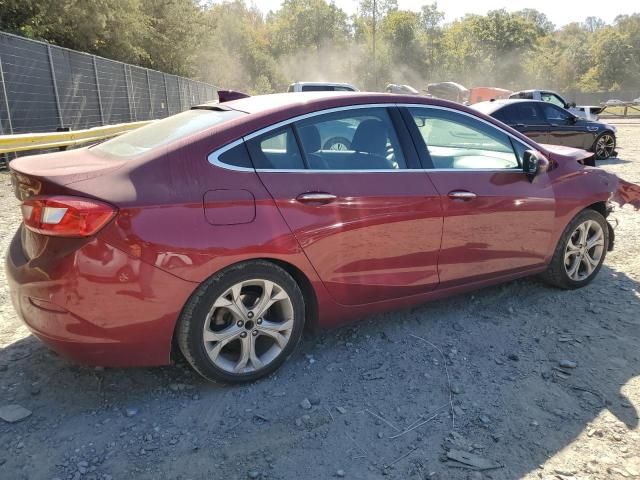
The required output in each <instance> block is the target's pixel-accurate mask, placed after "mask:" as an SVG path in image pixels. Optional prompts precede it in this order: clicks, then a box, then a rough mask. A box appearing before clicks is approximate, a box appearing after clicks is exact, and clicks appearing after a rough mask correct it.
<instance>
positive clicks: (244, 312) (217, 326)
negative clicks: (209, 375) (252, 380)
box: [203, 279, 294, 374]
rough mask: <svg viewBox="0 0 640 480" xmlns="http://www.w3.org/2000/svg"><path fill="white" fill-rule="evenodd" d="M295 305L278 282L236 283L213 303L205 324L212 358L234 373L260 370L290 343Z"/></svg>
mask: <svg viewBox="0 0 640 480" xmlns="http://www.w3.org/2000/svg"><path fill="white" fill-rule="evenodd" d="M293 316H294V315H293V304H292V302H291V298H289V295H288V294H287V292H286V291H285V290H284V289H283V288H282V287H281V286H280V285H278V284H277V283H275V282H272V281H270V280H265V279H252V280H246V281H242V282H239V283H236V284H235V285H233V286H232V287H230V288H228V289H227V290H226V291H225V292H224V293H223V294H222V295H220V296H219V297H218V298H217V299H216V301H215V302H214V304H213V306H212V308H211V310H210V311H209V313H208V315H207V318H206V320H205V323H204V332H203V341H204V347H205V351H206V352H207V354H208V356H209V359H210V360H211V362H213V364H214V365H216V366H217V367H218V368H220V369H222V370H224V371H226V372H229V373H234V374H239V373H250V372H254V371H256V370H260V369H262V368H264V367H266V366H267V365H269V364H270V363H271V362H273V361H274V360H275V359H276V358H277V357H278V356H279V355H280V353H282V351H283V350H284V348H285V347H286V345H287V344H288V342H289V340H290V338H291V333H292V330H293V324H294V318H293Z"/></svg>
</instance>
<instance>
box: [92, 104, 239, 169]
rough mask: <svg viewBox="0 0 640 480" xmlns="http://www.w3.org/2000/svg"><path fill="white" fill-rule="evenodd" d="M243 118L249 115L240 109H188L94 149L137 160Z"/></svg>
mask: <svg viewBox="0 0 640 480" xmlns="http://www.w3.org/2000/svg"><path fill="white" fill-rule="evenodd" d="M242 115H246V113H244V112H238V111H236V110H211V109H195V110H187V111H186V112H182V113H178V114H177V115H172V116H171V117H167V118H164V119H162V120H158V121H156V122H153V123H151V124H149V125H145V126H144V127H140V128H138V129H136V130H132V131H130V132H127V133H124V134H122V135H119V136H117V137H114V138H112V139H110V140H107V141H106V142H103V143H101V144H98V145H96V146H94V147H92V148H91V150H92V151H94V152H96V153H98V154H104V155H106V156H112V157H118V158H133V157H136V156H138V155H142V154H144V153H148V152H151V151H153V150H156V149H158V148H161V147H163V146H165V145H168V144H170V143H171V142H174V141H176V140H180V139H182V138H186V137H189V136H191V135H193V134H195V133H198V132H201V131H203V130H206V129H207V128H210V127H213V126H214V125H218V124H220V123H223V122H228V121H229V120H233V119H234V118H237V117H240V116H242Z"/></svg>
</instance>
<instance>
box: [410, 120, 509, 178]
mask: <svg viewBox="0 0 640 480" xmlns="http://www.w3.org/2000/svg"><path fill="white" fill-rule="evenodd" d="M409 111H410V112H411V115H412V117H413V119H414V121H415V122H416V126H417V127H418V129H419V130H420V133H421V135H422V138H423V139H424V141H425V143H426V145H427V149H428V150H429V155H430V156H431V160H432V162H433V165H434V168H454V169H469V168H471V169H474V168H490V169H502V168H505V169H512V168H519V162H518V158H517V157H516V154H515V153H514V151H513V147H512V145H511V140H510V139H509V136H508V135H507V134H506V133H504V132H502V131H500V130H499V129H497V128H495V127H493V126H491V125H488V124H486V123H484V122H481V121H480V120H476V119H474V118H472V117H469V116H467V115H463V114H460V113H456V112H452V111H449V110H439V109H432V108H410V109H409Z"/></svg>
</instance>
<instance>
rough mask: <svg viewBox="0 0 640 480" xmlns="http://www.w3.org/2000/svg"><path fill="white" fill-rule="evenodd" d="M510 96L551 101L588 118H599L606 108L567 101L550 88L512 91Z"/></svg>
mask: <svg viewBox="0 0 640 480" xmlns="http://www.w3.org/2000/svg"><path fill="white" fill-rule="evenodd" d="M509 98H511V99H523V100H540V101H542V102H549V103H552V104H554V105H556V106H558V107H560V108H564V109H565V110H569V111H570V112H571V113H573V114H574V115H575V116H577V117H581V118H584V119H586V120H598V115H599V114H601V113H602V111H603V110H604V108H603V107H602V106H599V105H589V106H583V105H581V106H577V105H576V104H575V103H574V102H568V101H566V100H565V99H564V98H563V97H562V96H561V95H560V94H559V93H557V92H552V91H550V90H521V91H519V92H515V93H512V94H511V95H509Z"/></svg>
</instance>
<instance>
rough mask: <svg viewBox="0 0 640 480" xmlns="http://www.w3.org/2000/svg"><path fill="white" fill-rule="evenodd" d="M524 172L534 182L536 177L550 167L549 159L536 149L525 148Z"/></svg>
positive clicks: (523, 157) (523, 158)
mask: <svg viewBox="0 0 640 480" xmlns="http://www.w3.org/2000/svg"><path fill="white" fill-rule="evenodd" d="M522 164H523V165H522V167H523V170H524V173H525V174H526V175H527V177H528V178H529V181H531V182H533V181H534V180H535V178H536V177H537V176H538V175H540V174H542V173H544V172H546V171H547V170H548V169H549V160H547V159H546V158H545V157H543V156H542V154H541V153H538V152H536V151H535V150H525V152H524V155H523V156H522Z"/></svg>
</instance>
